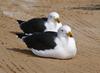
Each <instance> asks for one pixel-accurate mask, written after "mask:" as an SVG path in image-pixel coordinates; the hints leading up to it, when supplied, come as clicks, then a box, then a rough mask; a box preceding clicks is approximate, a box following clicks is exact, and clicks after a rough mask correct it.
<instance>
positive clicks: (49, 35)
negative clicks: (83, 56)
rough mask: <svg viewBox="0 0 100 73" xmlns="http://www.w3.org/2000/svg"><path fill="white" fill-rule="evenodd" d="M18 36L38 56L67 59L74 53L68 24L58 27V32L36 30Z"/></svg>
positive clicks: (73, 44) (74, 45) (74, 47)
mask: <svg viewBox="0 0 100 73" xmlns="http://www.w3.org/2000/svg"><path fill="white" fill-rule="evenodd" d="M66 34H67V35H66ZM17 35H18V34H17ZM18 37H19V38H22V39H23V41H24V42H25V44H26V45H27V47H28V48H30V49H31V51H32V52H33V53H34V54H36V55H38V56H42V57H52V58H59V59H68V58H72V57H74V56H75V55H76V51H77V48H76V44H75V40H74V38H73V36H72V34H71V28H70V27H69V26H63V27H60V28H59V30H58V32H52V31H47V32H38V33H33V34H32V35H22V36H21V35H18Z"/></svg>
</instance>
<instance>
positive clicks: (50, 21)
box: [17, 12, 62, 34]
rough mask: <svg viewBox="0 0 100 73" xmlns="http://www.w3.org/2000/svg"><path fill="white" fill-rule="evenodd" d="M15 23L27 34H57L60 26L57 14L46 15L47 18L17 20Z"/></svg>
mask: <svg viewBox="0 0 100 73" xmlns="http://www.w3.org/2000/svg"><path fill="white" fill-rule="evenodd" d="M17 22H18V23H19V25H20V28H21V30H22V31H23V32H24V33H27V34H29V33H34V32H45V31H55V32H57V31H58V29H59V27H61V26H62V24H61V22H60V21H59V14H58V13H56V12H51V13H50V14H49V15H48V18H33V19H30V20H28V21H21V20H17Z"/></svg>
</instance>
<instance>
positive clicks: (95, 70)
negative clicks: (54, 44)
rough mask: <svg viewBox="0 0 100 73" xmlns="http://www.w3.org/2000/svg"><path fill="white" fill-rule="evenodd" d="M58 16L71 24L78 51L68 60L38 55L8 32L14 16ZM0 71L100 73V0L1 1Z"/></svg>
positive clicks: (26, 18)
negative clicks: (57, 13)
mask: <svg viewBox="0 0 100 73" xmlns="http://www.w3.org/2000/svg"><path fill="white" fill-rule="evenodd" d="M51 11H57V12H59V13H60V15H61V21H62V23H63V24H68V25H70V26H71V27H72V31H73V32H74V36H75V38H76V41H77V47H78V53H77V55H76V57H75V58H73V59H70V60H58V59H50V58H40V57H36V56H34V55H33V54H32V52H31V51H29V50H28V49H27V47H26V46H25V44H24V43H23V42H22V41H21V40H20V39H18V38H16V36H15V35H13V34H12V33H11V32H12V31H14V32H16V31H21V30H20V29H19V27H18V23H17V22H16V19H21V20H28V19H30V18H33V17H42V16H47V14H48V13H49V12H51ZM0 73H100V0H0Z"/></svg>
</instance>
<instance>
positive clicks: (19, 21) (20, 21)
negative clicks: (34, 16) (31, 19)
mask: <svg viewBox="0 0 100 73" xmlns="http://www.w3.org/2000/svg"><path fill="white" fill-rule="evenodd" d="M17 22H18V24H22V23H24V22H25V21H23V20H17Z"/></svg>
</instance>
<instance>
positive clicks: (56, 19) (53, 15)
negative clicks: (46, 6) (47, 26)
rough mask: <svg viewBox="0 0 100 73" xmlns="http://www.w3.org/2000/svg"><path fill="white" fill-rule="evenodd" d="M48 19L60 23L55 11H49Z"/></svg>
mask: <svg viewBox="0 0 100 73" xmlns="http://www.w3.org/2000/svg"><path fill="white" fill-rule="evenodd" d="M48 21H52V22H55V23H60V17H59V14H58V13H57V12H51V13H50V14H49V15H48Z"/></svg>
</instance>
